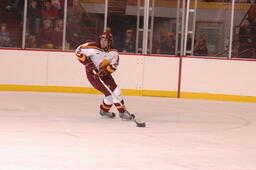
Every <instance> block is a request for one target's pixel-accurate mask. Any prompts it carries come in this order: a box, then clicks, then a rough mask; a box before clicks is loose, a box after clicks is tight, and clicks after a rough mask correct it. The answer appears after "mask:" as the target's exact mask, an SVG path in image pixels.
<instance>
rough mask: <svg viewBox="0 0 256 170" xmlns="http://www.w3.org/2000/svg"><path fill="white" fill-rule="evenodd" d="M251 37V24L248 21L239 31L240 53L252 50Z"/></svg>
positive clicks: (245, 21)
mask: <svg viewBox="0 0 256 170" xmlns="http://www.w3.org/2000/svg"><path fill="white" fill-rule="evenodd" d="M251 36H252V30H251V23H250V21H249V20H248V19H246V20H244V23H243V25H242V27H241V28H240V30H239V53H241V52H243V51H245V50H247V49H250V48H252V42H253V38H252V37H251Z"/></svg>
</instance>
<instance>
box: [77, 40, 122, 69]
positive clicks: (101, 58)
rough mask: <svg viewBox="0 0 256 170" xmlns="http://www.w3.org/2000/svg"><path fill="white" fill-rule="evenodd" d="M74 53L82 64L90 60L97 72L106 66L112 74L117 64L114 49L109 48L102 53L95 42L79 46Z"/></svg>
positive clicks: (117, 59)
mask: <svg viewBox="0 0 256 170" xmlns="http://www.w3.org/2000/svg"><path fill="white" fill-rule="evenodd" d="M75 53H76V56H77V59H78V60H79V61H80V62H81V63H82V64H85V63H86V61H87V60H88V59H90V60H91V61H92V62H93V64H94V65H95V67H96V68H97V69H98V70H99V69H100V67H102V66H106V68H107V70H108V71H109V72H114V71H115V70H116V67H117V65H118V62H119V55H118V51H117V50H116V49H114V48H110V49H109V50H108V51H104V50H103V49H101V48H100V47H99V45H98V44H97V43H95V42H88V43H85V44H82V45H80V46H79V47H78V48H77V49H76V51H75Z"/></svg>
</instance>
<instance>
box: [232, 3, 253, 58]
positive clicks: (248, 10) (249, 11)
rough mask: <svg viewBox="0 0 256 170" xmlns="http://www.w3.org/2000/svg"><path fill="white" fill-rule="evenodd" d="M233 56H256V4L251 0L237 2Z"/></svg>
mask: <svg viewBox="0 0 256 170" xmlns="http://www.w3.org/2000/svg"><path fill="white" fill-rule="evenodd" d="M232 44H233V49H232V57H233V58H256V4H255V2H254V0H253V1H251V0H240V1H236V3H235V12H234V35H233V42H232Z"/></svg>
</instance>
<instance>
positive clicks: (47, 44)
mask: <svg viewBox="0 0 256 170" xmlns="http://www.w3.org/2000/svg"><path fill="white" fill-rule="evenodd" d="M53 39H54V37H53V31H52V20H50V19H46V20H44V21H43V28H41V29H40V31H39V33H38V36H37V46H38V47H40V48H54V44H53V42H54V41H53Z"/></svg>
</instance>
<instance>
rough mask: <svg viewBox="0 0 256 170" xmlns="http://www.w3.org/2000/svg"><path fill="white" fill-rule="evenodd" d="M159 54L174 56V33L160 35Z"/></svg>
mask: <svg viewBox="0 0 256 170" xmlns="http://www.w3.org/2000/svg"><path fill="white" fill-rule="evenodd" d="M159 48H160V54H174V53H175V33H173V32H167V33H165V34H162V36H161V39H160V43H159Z"/></svg>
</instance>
